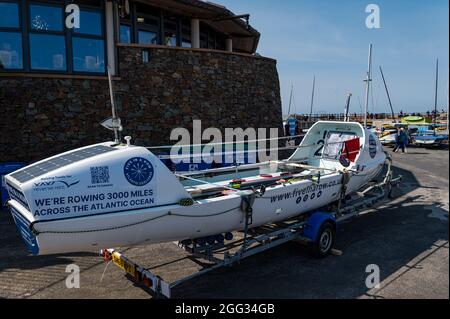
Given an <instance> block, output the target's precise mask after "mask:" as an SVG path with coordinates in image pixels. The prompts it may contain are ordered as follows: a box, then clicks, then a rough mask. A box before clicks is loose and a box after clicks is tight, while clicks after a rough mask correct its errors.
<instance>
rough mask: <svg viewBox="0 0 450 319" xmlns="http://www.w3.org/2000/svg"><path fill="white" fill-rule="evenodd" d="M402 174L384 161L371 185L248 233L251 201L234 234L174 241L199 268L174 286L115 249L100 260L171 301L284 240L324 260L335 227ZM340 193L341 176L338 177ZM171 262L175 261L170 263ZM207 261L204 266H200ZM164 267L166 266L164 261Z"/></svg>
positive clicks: (388, 191)
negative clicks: (196, 281)
mask: <svg viewBox="0 0 450 319" xmlns="http://www.w3.org/2000/svg"><path fill="white" fill-rule="evenodd" d="M401 180H402V176H399V177H396V178H393V172H392V161H391V158H390V157H388V165H387V172H386V174H385V175H384V177H383V180H382V181H380V182H372V183H371V185H368V186H367V187H366V188H365V189H363V190H362V191H360V192H356V193H354V194H352V195H348V196H341V200H339V201H337V202H336V203H334V204H333V205H332V206H330V207H325V208H324V209H322V210H317V211H315V212H312V213H310V214H303V215H301V216H300V217H298V218H297V219H291V220H287V221H284V222H281V223H273V224H267V225H263V226H260V227H257V228H253V229H250V228H249V226H250V225H251V223H252V213H253V212H252V209H251V203H249V205H248V206H247V209H245V210H244V213H245V214H246V216H245V227H244V230H243V231H241V232H238V233H237V234H236V237H237V238H236V239H233V234H231V233H227V234H224V235H217V236H210V237H207V238H202V239H197V240H187V241H183V242H178V243H175V244H176V245H178V247H179V248H180V249H182V250H184V251H185V252H187V253H188V254H189V259H191V260H193V261H196V262H197V264H200V265H202V266H203V268H202V269H201V270H199V271H198V272H195V273H193V274H192V275H189V276H186V277H184V278H182V279H180V280H177V281H174V282H167V281H165V280H164V279H163V278H161V277H160V276H159V275H157V274H156V273H154V272H152V271H151V270H150V269H148V268H145V267H143V266H140V265H139V264H137V263H135V262H134V261H132V260H131V259H130V258H128V257H126V256H125V255H124V254H122V253H120V252H119V251H117V250H115V249H103V250H101V251H100V255H101V256H103V259H104V261H105V262H107V263H110V262H113V263H114V264H115V265H116V266H118V267H119V268H121V269H122V270H124V271H125V272H126V275H127V278H128V279H130V280H132V281H133V282H134V283H135V284H137V285H139V286H141V287H142V288H144V289H145V290H146V291H148V292H149V293H151V294H152V295H155V296H156V297H162V298H171V296H172V289H174V288H175V287H177V286H179V285H181V284H183V283H185V282H187V281H189V280H191V279H193V278H196V277H199V276H201V275H204V274H206V273H209V272H211V271H214V270H216V269H218V268H222V267H232V266H234V265H236V264H238V263H239V262H240V261H242V260H243V259H244V258H247V257H250V256H253V255H255V254H258V253H261V252H263V251H266V250H268V249H271V248H274V247H277V246H279V245H282V244H284V243H287V242H290V241H296V242H298V243H300V244H303V245H306V246H307V247H308V248H309V249H310V251H311V252H312V253H313V254H314V255H315V256H317V257H324V256H325V255H328V254H329V253H330V252H331V251H333V249H332V248H333V243H334V239H335V232H336V226H337V225H338V224H339V223H341V222H344V221H348V220H350V219H352V218H354V217H357V216H359V215H362V214H364V213H365V212H366V211H367V210H368V209H373V208H375V207H376V205H377V204H381V203H382V202H383V201H384V200H385V199H387V198H390V199H391V198H393V197H392V191H393V189H394V188H396V187H398V185H399V183H400V182H401ZM342 185H343V187H342V188H343V190H342V192H343V193H344V194H345V173H344V174H343V183H342ZM174 262H176V261H174ZM206 263H208V264H206ZM168 264H170V263H168Z"/></svg>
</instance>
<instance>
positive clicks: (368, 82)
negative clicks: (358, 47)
mask: <svg viewBox="0 0 450 319" xmlns="http://www.w3.org/2000/svg"><path fill="white" fill-rule="evenodd" d="M367 69H368V71H367V78H366V80H364V81H365V82H366V105H365V109H364V127H365V128H367V116H368V113H369V94H370V81H372V79H371V74H372V44H370V46H369V61H368V68H367Z"/></svg>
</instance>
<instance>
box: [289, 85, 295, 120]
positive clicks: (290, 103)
mask: <svg viewBox="0 0 450 319" xmlns="http://www.w3.org/2000/svg"><path fill="white" fill-rule="evenodd" d="M293 93H294V85H292V87H291V96H290V97H289V110H288V117H289V116H291V105H292V95H293Z"/></svg>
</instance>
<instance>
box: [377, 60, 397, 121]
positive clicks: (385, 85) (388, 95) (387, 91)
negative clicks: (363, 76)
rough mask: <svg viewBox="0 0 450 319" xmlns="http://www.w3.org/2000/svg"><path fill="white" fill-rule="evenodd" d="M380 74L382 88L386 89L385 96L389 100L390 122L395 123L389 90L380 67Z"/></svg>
mask: <svg viewBox="0 0 450 319" xmlns="http://www.w3.org/2000/svg"><path fill="white" fill-rule="evenodd" d="M380 72H381V77H382V78H383V83H384V87H385V88H386V94H387V97H388V100H389V106H390V107H391V113H392V120H393V121H394V123H395V113H394V108H393V107H392V101H391V95H390V94H389V90H388V87H387V84H386V79H385V78H384V73H383V69H382V68H381V66H380Z"/></svg>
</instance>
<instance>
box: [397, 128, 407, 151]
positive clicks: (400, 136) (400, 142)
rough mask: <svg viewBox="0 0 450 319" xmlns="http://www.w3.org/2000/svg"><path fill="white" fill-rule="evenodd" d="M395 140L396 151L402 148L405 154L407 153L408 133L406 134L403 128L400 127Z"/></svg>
mask: <svg viewBox="0 0 450 319" xmlns="http://www.w3.org/2000/svg"><path fill="white" fill-rule="evenodd" d="M395 142H396V143H395V148H394V153H397V152H398V151H399V150H400V149H401V150H402V153H403V154H404V153H407V150H406V145H407V144H408V135H406V133H405V130H404V129H403V128H400V129H398V132H397V138H396V141H395Z"/></svg>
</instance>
